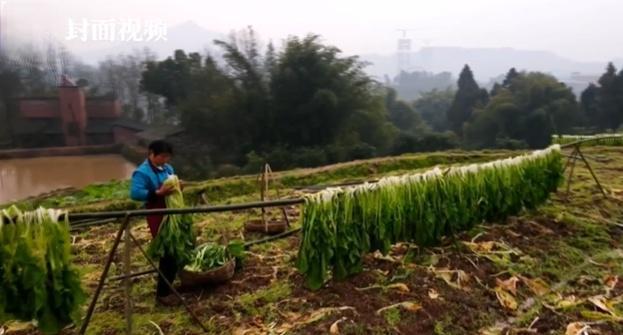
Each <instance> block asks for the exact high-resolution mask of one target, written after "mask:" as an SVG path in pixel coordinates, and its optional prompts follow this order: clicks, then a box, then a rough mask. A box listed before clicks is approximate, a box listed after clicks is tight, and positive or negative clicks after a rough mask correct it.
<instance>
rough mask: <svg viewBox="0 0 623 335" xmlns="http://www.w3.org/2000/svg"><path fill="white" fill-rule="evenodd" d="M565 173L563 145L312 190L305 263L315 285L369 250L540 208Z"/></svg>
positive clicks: (354, 268) (354, 267) (358, 263)
mask: <svg viewBox="0 0 623 335" xmlns="http://www.w3.org/2000/svg"><path fill="white" fill-rule="evenodd" d="M561 178H562V164H561V154H560V146H558V145H554V146H552V147H550V148H548V149H546V150H539V151H535V152H533V153H531V154H528V155H523V156H519V157H514V158H508V159H504V160H499V161H494V162H489V163H484V164H472V165H468V166H462V167H456V168H454V167H453V168H450V169H447V170H446V171H442V170H441V169H439V168H435V169H432V170H430V171H428V172H425V173H421V174H412V175H404V176H392V177H386V178H382V179H381V180H380V181H379V182H378V183H376V184H363V185H359V186H355V187H349V188H344V189H342V188H330V189H326V190H324V191H321V192H319V193H317V194H314V195H311V196H308V197H307V198H306V202H305V208H304V210H303V216H302V225H303V237H302V241H301V245H300V249H299V255H298V259H297V267H298V269H299V271H300V272H301V273H302V274H303V275H304V276H305V278H306V280H307V284H308V286H309V287H310V288H312V289H317V288H320V287H321V286H322V285H323V284H324V283H325V282H326V281H327V280H328V279H329V278H330V277H331V275H333V277H335V278H337V279H340V278H344V277H346V276H348V275H350V274H353V273H357V272H359V271H361V269H362V257H363V255H364V254H365V253H367V252H370V251H374V250H380V251H382V252H384V253H386V252H388V251H389V248H390V246H391V244H393V243H396V242H400V241H413V242H416V243H418V244H420V245H430V244H434V243H437V242H438V241H439V240H440V239H441V238H442V237H443V236H447V235H451V234H455V233H457V232H459V231H462V230H467V229H470V228H471V227H473V226H474V225H475V224H478V223H481V222H485V221H489V222H490V221H494V220H497V219H500V218H504V217H506V216H508V215H513V214H517V213H518V212H519V211H520V210H521V209H522V208H534V207H535V206H537V205H539V204H541V203H542V202H544V201H545V200H546V199H547V197H548V195H549V193H550V192H553V191H555V190H556V188H557V186H558V184H559V182H560V180H561Z"/></svg>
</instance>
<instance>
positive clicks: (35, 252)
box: [0, 207, 85, 334]
mask: <svg viewBox="0 0 623 335" xmlns="http://www.w3.org/2000/svg"><path fill="white" fill-rule="evenodd" d="M65 214H66V213H65V212H62V211H59V210H53V209H44V208H39V209H37V210H35V211H31V212H21V211H20V210H19V209H18V208H17V207H11V208H9V209H5V210H2V211H1V212H0V321H2V320H8V319H17V320H22V321H31V320H33V321H34V323H35V324H36V325H37V327H38V328H39V329H40V330H41V331H42V332H43V333H45V334H55V333H58V332H59V331H60V330H61V329H62V328H63V327H65V326H66V325H68V324H70V323H72V322H77V321H78V320H79V307H80V305H81V304H82V303H83V302H84V299H85V296H84V292H83V290H82V288H81V286H80V278H79V276H78V272H77V271H76V269H75V268H74V267H73V266H71V256H70V238H69V237H70V235H69V223H68V221H67V219H65V220H62V221H59V218H60V217H61V216H65V218H66V217H67V216H66V215H65Z"/></svg>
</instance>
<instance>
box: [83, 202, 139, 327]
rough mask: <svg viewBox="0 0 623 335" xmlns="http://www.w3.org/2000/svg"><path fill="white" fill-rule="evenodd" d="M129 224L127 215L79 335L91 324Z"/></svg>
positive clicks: (109, 254) (111, 249)
mask: <svg viewBox="0 0 623 335" xmlns="http://www.w3.org/2000/svg"><path fill="white" fill-rule="evenodd" d="M129 224H130V216H129V214H127V215H126V216H125V219H124V220H123V224H122V225H121V227H119V231H118V232H117V236H116V237H115V240H114V242H113V245H112V247H111V248H110V252H109V253H108V259H107V260H106V264H105V265H104V271H103V272H102V274H101V275H100V279H99V283H98V284H97V288H96V289H95V293H94V294H93V299H91V303H90V304H89V308H88V309H87V314H86V315H85V317H84V321H83V322H82V326H81V327H80V332H79V334H80V335H84V334H85V333H86V330H87V327H89V322H91V317H92V316H93V311H95V305H96V304H97V299H98V298H99V296H100V294H101V293H102V288H103V287H104V283H105V282H106V276H107V275H108V271H109V270H110V265H111V264H112V261H113V259H114V257H115V253H116V252H117V247H119V242H121V236H123V232H124V231H125V230H126V227H127V226H128V225H129Z"/></svg>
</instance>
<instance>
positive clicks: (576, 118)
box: [0, 27, 623, 176]
mask: <svg viewBox="0 0 623 335" xmlns="http://www.w3.org/2000/svg"><path fill="white" fill-rule="evenodd" d="M214 45H215V48H216V49H217V50H218V53H217V56H215V55H214V54H201V53H196V52H190V53H187V52H185V51H183V50H177V51H175V53H174V54H173V55H172V56H170V57H168V58H166V59H164V60H157V59H156V58H155V56H154V55H153V54H151V53H150V52H149V51H147V50H144V51H140V52H135V53H134V54H130V55H120V56H118V57H116V58H115V57H109V58H107V59H106V60H105V61H103V62H101V63H100V64H99V65H98V66H97V67H89V66H86V65H83V64H81V63H80V62H78V61H77V60H75V59H73V58H72V57H70V55H69V54H68V53H67V52H66V51H63V52H56V53H54V52H48V53H47V55H45V57H42V56H38V57H36V56H32V55H31V57H30V58H28V57H26V58H24V57H22V58H21V59H27V60H28V61H27V62H22V63H19V62H17V63H16V62H15V61H11V60H10V58H9V57H6V56H2V57H0V99H1V101H0V102H1V103H0V108H2V110H3V111H8V110H10V109H11V106H10V104H9V101H11V97H15V96H19V95H26V94H45V93H47V94H51V93H50V92H52V91H53V90H54V86H55V85H51V83H52V82H53V79H50V78H54V75H50V73H52V74H54V73H56V74H58V73H67V72H69V73H70V74H71V75H73V77H74V78H80V80H79V83H80V84H81V85H83V86H84V87H85V89H87V90H89V94H112V95H115V96H117V97H119V98H120V99H121V100H122V102H123V106H124V114H125V115H126V117H129V118H133V119H135V120H140V121H143V122H146V123H152V124H159V123H160V124H171V123H179V124H181V125H182V126H183V127H184V128H185V129H186V132H185V133H184V134H182V135H180V136H178V137H176V138H174V139H172V140H173V141H175V142H176V147H177V148H178V152H179V153H180V154H179V155H178V157H179V158H178V159H180V165H182V166H184V167H185V168H186V170H187V173H188V174H197V176H205V175H206V174H207V175H214V174H218V175H224V174H233V173H239V172H241V170H244V171H246V172H255V171H256V170H257V169H259V166H260V165H261V164H262V163H263V162H265V161H267V162H269V163H271V165H273V168H275V169H285V168H292V167H295V166H315V165H322V164H328V163H334V162H340V161H347V160H353V159H360V158H369V157H374V156H379V155H389V154H401V153H405V152H417V151H434V150H443V149H450V148H460V147H463V148H468V149H480V148H540V147H544V146H546V145H548V144H549V143H550V139H551V136H552V135H553V134H571V133H580V132H596V131H600V132H602V131H608V130H615V129H618V128H619V127H621V123H622V122H623V71H620V72H617V69H616V68H615V67H614V65H613V64H609V65H608V67H607V69H606V72H605V73H604V74H603V75H602V76H601V78H600V79H599V80H598V82H597V83H595V84H591V85H590V86H589V87H588V88H587V89H586V90H585V91H584V92H583V93H582V95H581V97H580V99H579V101H577V99H576V97H575V96H574V94H573V92H572V91H571V89H570V88H569V87H567V86H566V85H565V84H564V83H562V82H560V81H559V80H557V79H556V78H555V77H553V76H551V75H548V74H545V73H540V72H525V71H517V70H515V69H514V68H513V69H510V70H509V71H508V73H507V74H506V76H505V77H504V79H503V80H501V81H500V82H498V83H495V85H493V87H492V88H491V89H490V90H487V89H485V88H482V87H480V86H479V85H478V83H477V82H476V81H475V79H474V75H473V73H472V71H471V69H470V68H469V66H468V65H466V66H465V67H464V68H463V70H462V71H461V73H460V75H459V78H458V81H457V83H456V85H450V84H448V83H449V79H450V75H449V74H447V73H444V74H440V75H432V74H426V73H411V74H409V73H401V74H399V75H398V76H397V77H396V79H395V80H394V81H393V82H391V81H389V80H387V79H386V81H385V83H380V82H378V81H375V80H373V79H372V78H371V77H370V76H368V75H367V74H366V73H365V71H364V70H365V66H366V63H365V62H362V61H361V60H360V59H359V58H357V57H349V56H344V55H343V54H342V52H341V51H340V50H339V49H338V48H337V47H335V46H332V45H328V44H326V43H324V42H323V41H322V39H321V37H320V36H318V35H313V34H312V35H307V36H304V37H295V36H291V37H288V38H287V39H285V40H284V41H283V43H282V44H281V45H280V46H279V47H275V46H274V45H273V44H272V43H268V44H267V45H265V46H264V45H262V44H261V43H260V39H259V38H258V36H257V34H256V32H255V31H254V30H253V29H252V28H250V27H249V28H247V29H245V30H243V31H240V32H237V33H233V34H232V35H231V36H230V38H229V39H228V40H217V41H215V42H214ZM53 64H55V65H56V70H54V71H52V70H50V69H53V68H54V66H52V65H53ZM54 80H56V79H54ZM424 88H426V89H427V90H428V91H426V90H424ZM431 88H432V89H431ZM46 90H47V91H46ZM415 91H417V92H416V93H414V94H413V95H412V96H409V95H408V94H407V95H405V93H404V92H415ZM399 93H400V94H399ZM399 96H401V97H404V96H407V98H409V97H411V98H413V99H411V100H410V101H406V100H403V99H400V98H399ZM0 131H2V130H1V129H0ZM0 142H1V141H0ZM0 144H1V143H0Z"/></svg>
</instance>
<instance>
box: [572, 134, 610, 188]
mask: <svg viewBox="0 0 623 335" xmlns="http://www.w3.org/2000/svg"><path fill="white" fill-rule="evenodd" d="M577 151H578V155H579V156H580V158H581V159H582V161H584V164H585V165H586V168H587V169H588V171H589V172H590V173H591V176H593V179H594V180H595V183H597V187H599V190H600V191H601V194H603V195H604V198H607V197H608V196H607V195H606V191H605V190H604V188H603V187H602V186H601V183H600V182H599V180H597V176H596V175H595V172H593V168H591V165H590V164H588V161H587V160H586V158H584V155H583V154H582V151H580V147H579V146H578V148H577Z"/></svg>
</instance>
